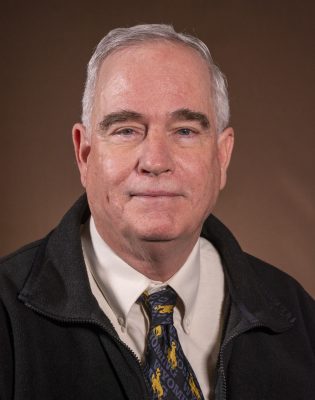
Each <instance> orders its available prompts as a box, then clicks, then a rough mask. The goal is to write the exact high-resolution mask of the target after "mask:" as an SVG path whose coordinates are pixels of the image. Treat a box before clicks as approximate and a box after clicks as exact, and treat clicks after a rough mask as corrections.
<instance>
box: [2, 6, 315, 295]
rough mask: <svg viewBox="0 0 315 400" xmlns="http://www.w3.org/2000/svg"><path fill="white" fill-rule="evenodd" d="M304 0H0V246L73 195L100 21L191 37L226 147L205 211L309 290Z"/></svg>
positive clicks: (311, 216) (309, 82) (21, 238)
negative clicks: (200, 43)
mask: <svg viewBox="0 0 315 400" xmlns="http://www.w3.org/2000/svg"><path fill="white" fill-rule="evenodd" d="M314 4H315V3H314V2H313V1H306V0H304V1H299V0H296V1H295V0H293V1H290V0H286V1H282V0H277V1H273V2H271V1H270V2H269V1H268V0H267V1H263V2H262V1H252V0H251V1H227V0H213V1H211V0H192V1H188V0H185V1H184V0H182V1H177V0H168V1H164V0H155V1H148V0H146V1H136V0H135V1H130V0H128V1H127V0H126V1H119V0H117V1H104V0H103V1H93V0H92V1H91V0H90V1H79V0H76V1H71V0H68V1H50V2H49V1H47V2H43V1H35V0H33V1H27V2H26V1H22V0H20V1H13V0H12V1H3V2H2V4H1V11H0V27H1V28H0V29H1V47H2V48H1V61H2V62H1V75H0V76H1V104H0V105H1V108H0V110H1V119H0V124H1V160H0V162H1V165H0V173H1V214H0V223H1V237H0V254H5V253H7V252H9V251H12V250H13V249H15V248H16V247H17V246H20V245H22V244H24V243H26V242H28V241H31V240H34V239H37V238H39V237H41V236H42V235H44V234H45V233H46V232H47V231H48V230H50V229H51V228H53V226H54V225H55V224H56V223H57V222H58V220H59V219H60V217H61V216H62V214H63V213H64V211H65V210H66V209H67V208H68V207H69V206H70V205H71V203H72V202H73V201H74V200H75V199H76V198H77V196H78V195H79V194H80V193H81V192H82V189H81V187H80V183H79V179H78V173H77V170H76V166H75V160H74V156H73V152H72V144H71V137H70V132H71V127H72V124H73V123H74V122H75V121H77V120H78V118H79V115H80V98H81V93H82V88H83V82H84V78H85V65H86V63H87V61H88V59H89V57H90V55H91V51H92V49H93V47H94V46H95V45H96V43H97V42H98V40H99V39H100V38H101V37H102V36H103V35H104V34H105V33H106V32H107V31H108V30H109V29H111V28H113V27H116V26H130V25H133V24H135V23H141V22H166V23H172V24H174V26H175V28H177V29H178V30H185V31H188V32H191V33H195V34H197V35H198V36H199V37H200V38H201V39H203V40H204V41H205V42H206V43H207V44H208V45H209V47H210V49H211V51H212V53H213V55H214V58H215V60H216V61H217V63H218V64H219V65H220V66H221V68H222V69H223V71H224V72H225V73H226V75H227V76H228V80H229V87H230V97H231V106H232V125H233V126H234V128H235V130H236V135H237V137H236V149H235V153H234V159H233V162H232V165H231V168H230V175H229V182H228V186H227V188H226V190H225V191H224V193H223V194H222V196H221V199H220V201H219V204H218V206H217V208H216V214H217V215H218V216H219V217H220V218H221V219H223V221H224V222H225V223H226V224H227V225H228V226H229V227H230V228H231V229H232V231H233V232H234V233H235V235H236V236H237V237H238V239H239V241H240V243H241V244H242V246H243V248H244V249H246V250H247V251H249V252H251V253H254V254H255V255H257V256H258V257H261V258H263V259H265V260H267V261H269V262H271V263H274V264H276V265H278V266H279V267H280V268H281V269H283V270H285V271H287V272H288V273H290V274H291V275H293V276H294V277H296V278H297V279H298V280H299V281H300V282H301V283H302V284H303V285H304V286H305V288H306V289H307V290H308V291H309V292H311V293H312V294H313V295H315V266H314V259H315V243H314V237H315V209H314V199H315V179H314V176H315V168H314V153H315V132H314V124H313V118H314V98H315V84H314V71H315V65H314V64H315V62H314V54H315V52H314V50H315V49H314V37H315V35H314V33H315V32H314V19H315V18H314V17H315V7H314Z"/></svg>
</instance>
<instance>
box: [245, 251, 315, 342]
mask: <svg viewBox="0 0 315 400" xmlns="http://www.w3.org/2000/svg"><path fill="white" fill-rule="evenodd" d="M245 256H246V257H247V259H248V261H249V265H250V266H251V268H253V269H254V270H255V274H256V277H257V280H258V282H259V284H260V287H263V290H264V292H265V293H266V296H269V297H271V296H274V297H275V298H276V299H277V301H278V302H280V303H281V304H283V305H285V306H286V308H288V309H290V310H291V311H292V312H293V314H294V315H295V316H296V317H298V320H299V321H304V324H305V325H308V329H307V330H310V328H311V331H312V332H314V334H315V300H314V299H313V298H312V297H311V296H310V295H309V294H308V293H307V292H306V291H305V289H304V288H303V287H302V286H301V284H300V283H299V282H297V281H296V280H295V279H294V278H293V277H292V276H290V275H288V274H287V273H286V272H284V271H281V270H280V269H279V268H277V267H275V266H273V265H270V264H268V263H267V262H265V261H262V260H260V259H258V258H256V257H254V256H252V255H250V254H247V253H245Z"/></svg>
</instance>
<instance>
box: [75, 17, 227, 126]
mask: <svg viewBox="0 0 315 400" xmlns="http://www.w3.org/2000/svg"><path fill="white" fill-rule="evenodd" d="M152 40H165V41H169V42H175V43H179V44H183V45H185V46H189V47H191V48H193V49H194V50H196V51H197V52H198V53H199V54H200V55H201V57H202V58H203V59H204V60H205V61H206V63H207V64H208V68H209V71H210V74H211V83H212V100H213V104H214V112H215V119H216V121H215V122H216V129H217V132H218V133H220V132H222V131H223V130H224V129H225V128H226V127H227V126H228V123H229V118H230V108H229V99H228V93H227V82H226V78H225V76H224V75H223V73H222V72H221V71H220V69H219V68H218V67H217V66H216V65H215V64H214V62H213V59H212V57H211V54H210V52H209V49H208V47H207V46H206V45H205V44H204V43H203V42H202V41H201V40H199V39H198V38H196V37H194V36H191V35H188V34H186V33H177V32H176V31H175V30H174V28H173V27H172V26H171V25H163V24H147V25H136V26H133V27H131V28H117V29H113V30H112V31H110V32H109V33H108V34H107V35H106V36H105V37H104V38H103V39H102V40H101V41H100V42H99V44H98V45H97V47H96V49H95V52H94V54H93V55H92V57H91V59H90V61H89V64H88V68H87V79H86V83H85V89H84V94H83V99H82V123H83V124H84V125H85V126H86V127H87V128H88V129H89V127H90V118H91V115H92V110H93V102H94V96H95V88H96V83H97V78H98V73H99V70H100V67H101V65H102V63H103V61H104V60H105V58H106V57H108V56H109V54H111V53H113V52H114V51H117V50H120V49H123V48H126V47H129V46H132V45H136V44H141V43H143V42H146V41H152Z"/></svg>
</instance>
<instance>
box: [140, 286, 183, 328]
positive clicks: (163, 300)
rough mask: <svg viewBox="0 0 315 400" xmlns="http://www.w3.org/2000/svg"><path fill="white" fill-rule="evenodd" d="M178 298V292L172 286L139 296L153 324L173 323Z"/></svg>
mask: <svg viewBox="0 0 315 400" xmlns="http://www.w3.org/2000/svg"><path fill="white" fill-rule="evenodd" d="M176 300H177V294H176V292H175V291H174V290H173V289H172V288H171V287H170V286H166V287H165V288H164V289H161V290H159V291H158V292H155V293H152V294H150V295H148V294H146V292H144V293H143V294H142V295H141V296H140V298H139V301H140V302H141V303H142V304H143V305H144V307H145V308H146V310H147V312H148V314H149V318H150V325H151V326H156V325H167V324H173V311H174V307H175V304H176Z"/></svg>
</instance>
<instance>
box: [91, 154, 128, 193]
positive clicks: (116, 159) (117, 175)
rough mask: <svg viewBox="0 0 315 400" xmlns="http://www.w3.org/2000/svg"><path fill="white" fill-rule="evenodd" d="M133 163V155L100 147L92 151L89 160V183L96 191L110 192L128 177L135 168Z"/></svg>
mask: <svg viewBox="0 0 315 400" xmlns="http://www.w3.org/2000/svg"><path fill="white" fill-rule="evenodd" d="M132 165H133V164H132V162H131V157H128V156H126V155H123V154H121V152H117V151H115V150H113V149H111V148H105V149H104V148H98V149H97V150H96V151H93V152H91V154H90V158H89V161H88V168H87V181H88V185H89V186H90V187H92V186H93V187H94V190H95V191H100V192H104V191H106V192H109V194H110V192H111V191H114V190H115V189H116V188H118V189H119V185H120V184H121V183H122V182H124V181H125V180H126V179H127V177H128V176H129V175H130V173H131V171H132V169H133V167H132ZM92 190H93V188H92Z"/></svg>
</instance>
